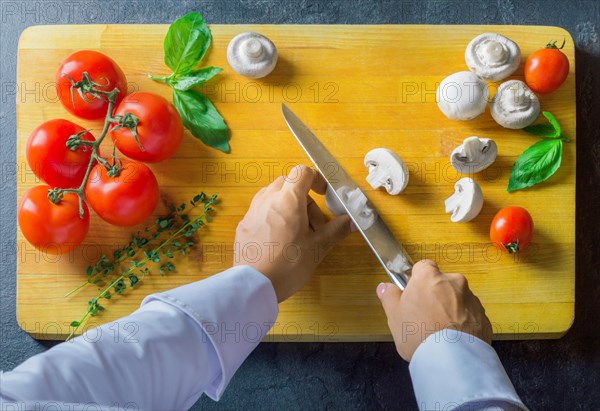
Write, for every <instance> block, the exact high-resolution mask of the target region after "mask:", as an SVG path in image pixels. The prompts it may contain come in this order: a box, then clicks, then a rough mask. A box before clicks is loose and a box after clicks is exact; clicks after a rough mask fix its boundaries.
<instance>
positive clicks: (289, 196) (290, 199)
mask: <svg viewBox="0 0 600 411" xmlns="http://www.w3.org/2000/svg"><path fill="white" fill-rule="evenodd" d="M326 188H327V183H326V182H325V180H324V179H323V176H321V175H320V174H319V173H317V172H316V171H315V170H314V169H312V168H310V167H307V166H296V167H294V168H293V169H292V170H291V172H290V174H289V175H288V176H287V177H283V176H281V177H279V178H277V179H276V180H275V181H273V182H272V183H271V184H270V185H269V186H267V187H265V188H263V189H261V190H260V191H259V192H258V193H257V194H256V195H255V196H254V199H253V200H252V203H251V204H250V209H249V210H248V212H247V213H246V215H245V216H244V218H243V219H242V221H241V222H240V224H239V225H238V227H237V230H236V234H235V245H234V247H235V252H234V254H235V257H234V266H235V265H249V266H251V267H253V268H255V269H256V270H258V271H260V272H261V273H263V274H264V275H265V276H266V277H268V278H269V279H270V280H271V282H272V283H273V288H274V289H275V293H276V294H277V299H278V300H279V302H281V301H284V300H285V299H287V298H288V297H290V296H291V295H292V294H294V293H295V292H296V291H298V290H300V289H301V288H302V287H303V286H304V285H305V284H306V283H307V282H308V280H309V279H310V276H311V275H312V273H313V272H314V271H315V269H316V268H317V266H318V265H319V264H320V263H321V261H322V260H323V259H324V258H325V255H326V254H327V253H328V252H329V251H330V250H331V248H333V246H334V245H335V244H336V243H337V242H339V241H340V240H342V239H344V238H345V237H346V236H347V235H348V234H349V233H350V219H349V217H348V216H341V217H337V218H335V219H334V220H331V221H329V222H327V221H326V218H325V216H324V215H323V212H322V211H321V209H320V208H319V206H318V205H317V204H316V203H315V202H314V200H313V199H312V198H311V196H310V195H309V192H310V190H311V189H312V190H313V191H315V192H316V193H318V194H325V190H326Z"/></svg>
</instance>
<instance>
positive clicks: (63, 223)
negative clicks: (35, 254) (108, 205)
mask: <svg viewBox="0 0 600 411" xmlns="http://www.w3.org/2000/svg"><path fill="white" fill-rule="evenodd" d="M49 190H51V187H50V186H46V185H42V186H35V187H33V188H31V189H29V191H27V192H26V193H25V195H24V196H23V198H22V199H21V202H20V204H19V209H18V221H19V227H21V231H22V232H23V235H24V236H25V238H26V239H27V241H29V242H30V243H31V244H32V245H33V246H34V247H36V248H38V249H40V250H42V251H43V252H45V253H48V254H64V253H66V252H68V251H69V250H71V249H73V248H75V247H77V246H78V245H79V244H81V242H82V241H83V239H84V238H85V236H86V234H87V232H88V228H89V225H90V214H89V211H88V208H87V206H86V204H85V202H84V203H82V205H83V211H84V213H83V218H82V217H80V215H79V197H78V196H77V194H75V193H69V192H67V193H64V196H63V197H62V198H61V199H60V200H59V201H58V202H57V203H56V204H55V203H53V202H52V201H50V200H49V199H48V191H49Z"/></svg>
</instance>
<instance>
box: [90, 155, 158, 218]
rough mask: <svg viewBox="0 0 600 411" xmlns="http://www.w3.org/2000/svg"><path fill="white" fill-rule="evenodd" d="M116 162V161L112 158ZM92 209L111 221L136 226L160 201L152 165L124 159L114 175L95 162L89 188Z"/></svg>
mask: <svg viewBox="0 0 600 411" xmlns="http://www.w3.org/2000/svg"><path fill="white" fill-rule="evenodd" d="M109 164H110V165H111V166H112V165H114V161H113V160H111V161H109ZM85 195H86V198H87V200H88V202H89V204H90V206H91V207H92V209H93V210H94V211H95V212H96V213H97V214H98V215H99V216H100V218H102V219H103V220H105V221H107V222H109V223H110V224H114V225H118V226H131V225H136V224H139V223H141V222H143V221H144V220H146V219H147V218H148V217H150V214H152V212H153V211H154V209H155V208H156V205H157V204H158V182H157V181H156V177H154V173H153V172H152V170H150V169H149V168H148V166H146V165H144V164H142V163H137V162H134V161H123V163H122V168H121V171H120V173H118V175H116V176H114V177H111V176H110V175H109V173H108V170H107V168H106V167H104V166H103V165H101V164H96V165H94V168H93V169H92V172H91V174H90V178H89V180H88V182H87V185H86V187H85Z"/></svg>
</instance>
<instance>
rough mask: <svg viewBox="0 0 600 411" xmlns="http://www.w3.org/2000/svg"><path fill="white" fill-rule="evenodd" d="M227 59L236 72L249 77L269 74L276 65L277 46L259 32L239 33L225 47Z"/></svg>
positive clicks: (260, 76)
mask: <svg viewBox="0 0 600 411" xmlns="http://www.w3.org/2000/svg"><path fill="white" fill-rule="evenodd" d="M227 61H228V62H229V65H230V66H231V68H232V69H233V70H235V72H236V73H238V74H241V75H242V76H246V77H250V78H262V77H265V76H267V75H269V74H270V73H271V72H272V71H273V69H274V68H275V65H277V48H276V47H275V45H274V44H273V42H272V41H271V40H269V39H268V38H266V37H265V36H263V35H262V34H259V33H253V32H246V33H240V34H238V35H237V36H235V37H234V38H233V40H231V42H230V43H229V46H228V47H227Z"/></svg>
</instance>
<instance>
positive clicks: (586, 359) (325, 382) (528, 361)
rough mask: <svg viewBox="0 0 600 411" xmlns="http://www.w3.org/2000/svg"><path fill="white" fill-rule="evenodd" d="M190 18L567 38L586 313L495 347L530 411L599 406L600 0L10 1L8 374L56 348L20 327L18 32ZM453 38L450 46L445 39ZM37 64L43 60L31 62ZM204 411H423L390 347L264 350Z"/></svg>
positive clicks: (4, 94)
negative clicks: (517, 27)
mask: <svg viewBox="0 0 600 411" xmlns="http://www.w3.org/2000/svg"><path fill="white" fill-rule="evenodd" d="M192 10H197V11H200V12H201V13H203V14H204V16H205V17H206V19H207V21H209V22H210V23H215V24H216V23H257V24H258V23H272V24H290V23H304V24H316V23H321V24H328V23H339V24H388V23H391V24H426V23H427V24H530V25H553V26H561V27H564V28H565V29H567V30H568V31H569V32H570V33H571V35H572V36H573V39H574V40H575V43H576V61H577V91H578V93H577V107H578V110H577V128H578V132H577V138H578V150H577V151H578V155H577V175H578V178H577V258H576V260H577V261H576V264H577V284H576V300H577V304H576V316H575V323H574V325H573V327H572V329H571V331H570V332H569V333H568V334H567V335H566V336H565V337H564V338H562V339H560V340H550V341H520V342H508V341H507V342H495V343H494V347H495V348H496V350H497V351H498V354H499V356H500V358H501V359H502V361H503V363H504V365H505V367H506V370H507V372H508V375H509V376H510V378H511V379H512V381H513V384H514V385H515V387H516V388H517V391H518V393H519V394H520V395H521V397H522V399H523V400H524V401H525V403H526V404H528V405H529V406H530V407H531V409H534V410H537V409H544V410H559V409H569V410H574V409H586V410H589V409H598V408H600V389H598V387H600V355H599V354H600V348H599V344H598V339H600V329H599V328H598V327H597V321H598V318H599V317H600V299H599V298H598V295H599V294H600V287H599V282H598V280H599V268H598V267H599V265H598V264H597V260H598V257H599V255H600V253H599V251H598V244H600V230H598V229H597V227H596V226H597V225H598V223H599V220H600V219H598V216H599V215H600V201H599V200H600V199H599V195H600V190H599V189H598V187H600V99H599V98H598V97H596V96H595V93H594V92H598V91H600V1H598V0H582V1H564V2H563V1H537V0H529V1H521V0H512V1H511V0H497V1H470V0H462V1H461V0H440V1H436V0H429V1H416V0H413V1H400V0H398V1H394V0H378V1H368V0H354V1H350V0H297V1H276V0H204V1H176V0H170V1H165V0H148V1H141V0H140V1H84V0H73V1H64V2H61V1H10V0H0V90H1V91H0V96H1V99H2V103H1V106H0V155H1V159H2V161H1V165H2V168H1V175H0V177H1V178H0V180H1V184H2V191H1V192H2V195H1V201H2V208H1V209H2V212H1V213H0V222H1V224H0V230H1V231H0V233H1V234H0V238H1V242H2V256H1V258H0V275H1V284H2V285H1V286H0V312H1V316H0V321H1V324H0V333H1V334H0V369H3V370H10V369H12V368H13V367H14V366H16V365H17V364H19V363H20V362H22V361H24V360H25V359H27V358H28V357H30V356H32V355H34V354H36V353H39V352H42V351H44V350H46V349H47V348H49V347H50V346H52V345H53V343H51V342H43V341H36V340H34V339H32V338H31V337H30V336H29V335H27V334H25V333H24V332H22V331H21V330H20V329H19V327H18V325H17V323H16V320H15V252H14V250H15V241H14V239H15V221H16V216H15V211H16V210H15V204H16V201H17V200H16V194H15V171H14V164H15V102H14V93H11V92H10V90H12V88H14V83H15V79H16V53H17V43H18V39H19V35H20V34H21V32H22V31H23V29H25V28H26V27H28V26H31V25H36V24H82V23H170V22H171V21H173V20H174V19H175V18H177V17H179V16H181V15H183V14H185V13H187V12H189V11H192ZM440 41H443V39H440ZM30 64H35V62H30ZM195 408H197V409H200V408H205V409H241V408H245V409H258V408H261V409H276V408H277V409H376V408H377V409H378V408H382V409H400V408H401V409H415V408H416V403H415V399H414V395H413V393H412V387H411V384H410V377H409V374H408V368H407V365H406V363H404V362H403V361H402V360H400V358H399V357H398V356H397V354H396V352H395V350H394V347H393V345H392V344H391V343H352V344H350V343H332V344H316V343H307V344H293V343H285V344H275V343H264V344H261V345H260V346H259V347H258V348H257V349H256V351H255V352H254V353H252V355H251V356H250V357H249V358H248V360H247V361H246V362H245V363H244V365H243V366H242V367H241V369H240V370H239V372H238V374H237V375H236V376H235V377H234V379H233V380H232V382H231V384H230V385H229V388H228V389H227V391H226V393H225V396H224V397H223V399H222V400H221V401H220V402H218V403H216V402H213V401H211V400H210V399H208V398H203V399H201V400H200V401H199V402H198V404H196V406H195Z"/></svg>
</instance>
